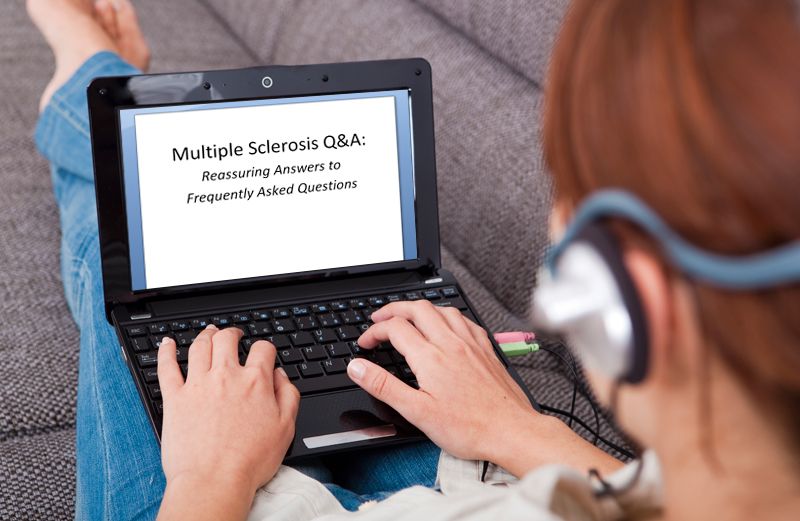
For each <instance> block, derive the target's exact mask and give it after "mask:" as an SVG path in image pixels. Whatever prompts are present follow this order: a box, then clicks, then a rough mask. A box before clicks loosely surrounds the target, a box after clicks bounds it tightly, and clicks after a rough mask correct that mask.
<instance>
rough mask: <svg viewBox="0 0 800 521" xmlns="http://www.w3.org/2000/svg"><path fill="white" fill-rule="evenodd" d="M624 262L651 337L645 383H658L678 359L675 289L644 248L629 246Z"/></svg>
mask: <svg viewBox="0 0 800 521" xmlns="http://www.w3.org/2000/svg"><path fill="white" fill-rule="evenodd" d="M623 259H624V262H625V266H626V268H627V270H628V273H629V274H630V276H631V279H632V280H633V283H634V285H635V286H636V291H637V292H638V294H639V299H640V301H641V304H642V308H643V311H644V314H645V317H646V320H647V329H648V334H649V335H650V339H649V340H650V342H649V349H650V352H649V357H648V359H649V361H648V369H647V377H646V382H647V381H650V382H653V381H658V380H660V379H661V378H663V377H664V376H665V375H666V373H665V371H664V369H665V368H666V367H669V366H670V365H672V364H673V363H674V361H675V360H674V359H675V357H676V355H677V356H680V355H679V354H678V353H677V352H676V351H680V349H681V348H680V346H681V344H682V342H681V338H680V337H681V336H682V335H681V334H680V332H679V331H678V330H676V328H675V327H674V326H675V321H674V316H675V315H674V313H675V307H674V306H675V305H676V304H677V303H676V302H675V292H674V288H673V287H672V282H671V278H670V277H669V274H668V272H667V271H666V270H665V268H664V266H663V265H662V264H661V262H660V261H659V260H658V259H657V258H656V257H655V256H654V255H652V254H651V253H650V252H649V251H648V250H647V248H646V247H643V246H640V245H631V246H630V247H628V248H626V251H625V252H624V253H623Z"/></svg>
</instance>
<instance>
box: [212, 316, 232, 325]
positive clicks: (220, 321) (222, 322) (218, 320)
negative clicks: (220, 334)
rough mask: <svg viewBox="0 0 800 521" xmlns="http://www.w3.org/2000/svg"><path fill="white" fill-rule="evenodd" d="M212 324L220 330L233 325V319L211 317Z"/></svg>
mask: <svg viewBox="0 0 800 521" xmlns="http://www.w3.org/2000/svg"><path fill="white" fill-rule="evenodd" d="M211 323H212V324H214V325H215V326H217V327H218V328H223V327H227V326H230V325H231V323H232V322H231V317H225V316H219V317H211Z"/></svg>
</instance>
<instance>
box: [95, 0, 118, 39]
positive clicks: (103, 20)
mask: <svg viewBox="0 0 800 521" xmlns="http://www.w3.org/2000/svg"><path fill="white" fill-rule="evenodd" d="M94 10H95V13H97V19H98V21H99V22H100V25H101V26H102V27H103V29H104V30H105V32H107V33H108V35H109V36H110V37H111V39H112V40H116V39H117V38H119V28H118V27H117V10H116V9H115V8H114V6H113V5H112V4H111V2H110V1H109V0H98V1H97V2H95V4H94Z"/></svg>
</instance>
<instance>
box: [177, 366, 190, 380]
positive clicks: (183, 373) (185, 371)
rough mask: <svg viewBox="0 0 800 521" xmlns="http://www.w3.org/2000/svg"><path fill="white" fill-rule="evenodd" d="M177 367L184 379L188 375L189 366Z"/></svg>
mask: <svg viewBox="0 0 800 521" xmlns="http://www.w3.org/2000/svg"><path fill="white" fill-rule="evenodd" d="M178 367H180V368H181V374H182V375H183V377H184V378H186V375H187V374H189V364H187V363H183V364H178Z"/></svg>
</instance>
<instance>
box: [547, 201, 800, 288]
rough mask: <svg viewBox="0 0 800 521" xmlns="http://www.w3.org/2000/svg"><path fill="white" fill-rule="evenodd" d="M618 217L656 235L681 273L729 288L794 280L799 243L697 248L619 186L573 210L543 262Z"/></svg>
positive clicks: (799, 270)
mask: <svg viewBox="0 0 800 521" xmlns="http://www.w3.org/2000/svg"><path fill="white" fill-rule="evenodd" d="M607 217H621V218H624V219H626V220H628V221H630V222H631V223H633V224H636V225H638V226H639V227H641V228H642V229H644V230H645V231H646V232H648V234H649V235H650V236H652V237H653V238H654V239H657V240H658V241H659V242H660V244H661V246H662V247H663V248H664V250H665V251H666V253H667V255H668V256H669V258H670V260H671V261H672V262H673V263H674V265H675V266H676V267H678V268H679V269H680V270H681V271H683V272H684V273H685V274H686V275H688V276H690V277H693V278H696V279H700V280H702V281H704V282H707V283H709V284H711V285H714V286H718V287H721V288H726V289H733V290H751V289H765V288H772V287H775V286H781V285H784V284H787V283H792V282H798V281H800V241H797V240H795V241H793V242H790V243H789V244H786V245H784V246H780V247H778V248H775V249H773V250H769V251H766V252H761V253H756V254H751V255H745V256H726V255H720V254H716V253H712V252H709V251H705V250H702V249H700V248H698V247H696V246H694V245H692V244H690V243H688V242H687V241H685V240H684V239H683V238H681V237H680V236H679V235H678V234H677V233H675V232H674V231H673V230H672V229H671V228H670V227H669V226H667V224H666V223H665V222H664V221H663V220H662V219H661V218H660V217H659V216H658V215H656V213H655V212H654V211H653V210H652V209H650V208H649V207H648V206H647V205H646V204H645V203H644V202H642V201H641V200H640V199H639V198H637V197H636V196H635V195H633V194H631V193H630V192H628V191H625V190H617V189H610V190H601V191H599V192H597V193H595V194H594V195H592V196H591V197H589V198H588V199H587V200H586V201H585V202H584V203H583V204H582V205H581V206H580V208H579V209H578V211H577V213H576V214H575V217H574V218H573V219H572V222H571V223H570V225H569V227H568V228H567V230H566V232H565V233H564V237H563V238H562V239H561V241H559V243H558V244H556V245H555V246H553V248H552V249H551V250H550V251H549V252H548V254H547V258H546V261H545V262H546V263H547V266H548V267H549V268H550V270H551V271H552V272H553V273H555V271H554V270H555V268H556V266H555V265H556V262H555V261H556V259H557V258H558V256H559V255H560V254H561V253H562V252H563V251H564V249H565V248H566V247H568V246H569V244H570V243H571V242H572V241H573V240H574V239H575V238H576V237H577V235H578V234H580V232H581V230H582V229H584V228H585V227H586V226H587V225H588V224H590V223H592V222H595V221H597V220H600V219H602V218H607Z"/></svg>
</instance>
